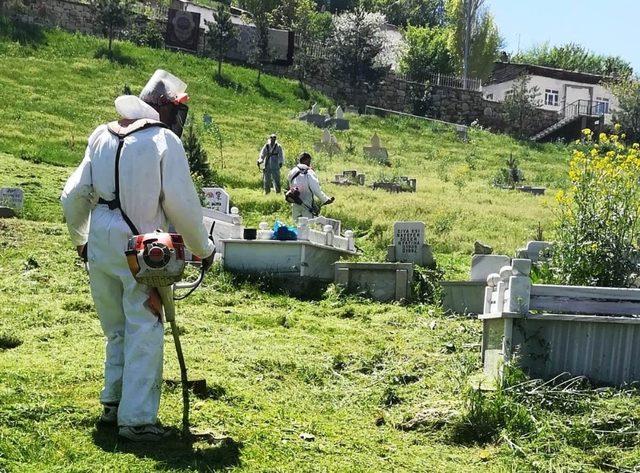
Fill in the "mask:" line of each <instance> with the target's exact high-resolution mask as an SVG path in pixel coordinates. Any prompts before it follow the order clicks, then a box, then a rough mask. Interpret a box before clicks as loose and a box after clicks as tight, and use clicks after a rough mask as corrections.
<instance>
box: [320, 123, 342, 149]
mask: <svg viewBox="0 0 640 473" xmlns="http://www.w3.org/2000/svg"><path fill="white" fill-rule="evenodd" d="M313 149H314V150H315V151H316V152H317V153H320V152H325V153H329V154H335V153H339V152H340V151H341V149H340V145H339V144H338V140H337V138H336V137H335V136H334V135H332V134H331V133H330V132H329V130H328V129H327V128H325V129H324V130H322V137H321V138H320V141H319V142H317V143H315V144H314V145H313Z"/></svg>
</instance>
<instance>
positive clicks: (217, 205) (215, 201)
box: [202, 187, 229, 214]
mask: <svg viewBox="0 0 640 473" xmlns="http://www.w3.org/2000/svg"><path fill="white" fill-rule="evenodd" d="M202 192H203V193H204V206H205V208H207V209H213V210H217V211H218V212H222V213H225V214H228V213H229V194H228V193H227V191H225V190H224V189H223V188H221V187H203V188H202Z"/></svg>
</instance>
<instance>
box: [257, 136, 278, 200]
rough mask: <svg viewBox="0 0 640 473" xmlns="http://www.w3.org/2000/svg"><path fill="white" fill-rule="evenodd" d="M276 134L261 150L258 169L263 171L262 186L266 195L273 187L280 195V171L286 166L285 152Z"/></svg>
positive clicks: (270, 137)
mask: <svg viewBox="0 0 640 473" xmlns="http://www.w3.org/2000/svg"><path fill="white" fill-rule="evenodd" d="M277 140H278V137H277V136H276V135H275V134H272V135H271V136H269V140H268V141H267V143H266V144H265V145H264V146H263V147H262V149H261V150H260V156H259V157H258V168H260V169H261V170H262V184H263V186H264V193H265V194H268V193H269V192H271V187H272V186H273V187H274V188H275V190H276V193H278V194H279V193H280V169H281V168H282V166H283V165H284V151H283V150H282V146H280V143H278V141H277Z"/></svg>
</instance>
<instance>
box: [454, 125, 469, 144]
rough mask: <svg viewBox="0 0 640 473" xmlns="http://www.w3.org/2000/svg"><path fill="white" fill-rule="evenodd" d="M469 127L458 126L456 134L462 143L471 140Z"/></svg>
mask: <svg viewBox="0 0 640 473" xmlns="http://www.w3.org/2000/svg"><path fill="white" fill-rule="evenodd" d="M468 130H469V127H468V126H465V125H456V134H457V135H458V139H459V140H460V141H464V142H467V141H468V140H469V134H468Z"/></svg>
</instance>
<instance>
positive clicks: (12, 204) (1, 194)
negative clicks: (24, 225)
mask: <svg viewBox="0 0 640 473" xmlns="http://www.w3.org/2000/svg"><path fill="white" fill-rule="evenodd" d="M0 205H2V206H3V207H9V208H11V209H13V210H22V208H23V207H24V191H23V190H22V189H21V188H19V187H2V188H0Z"/></svg>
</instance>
